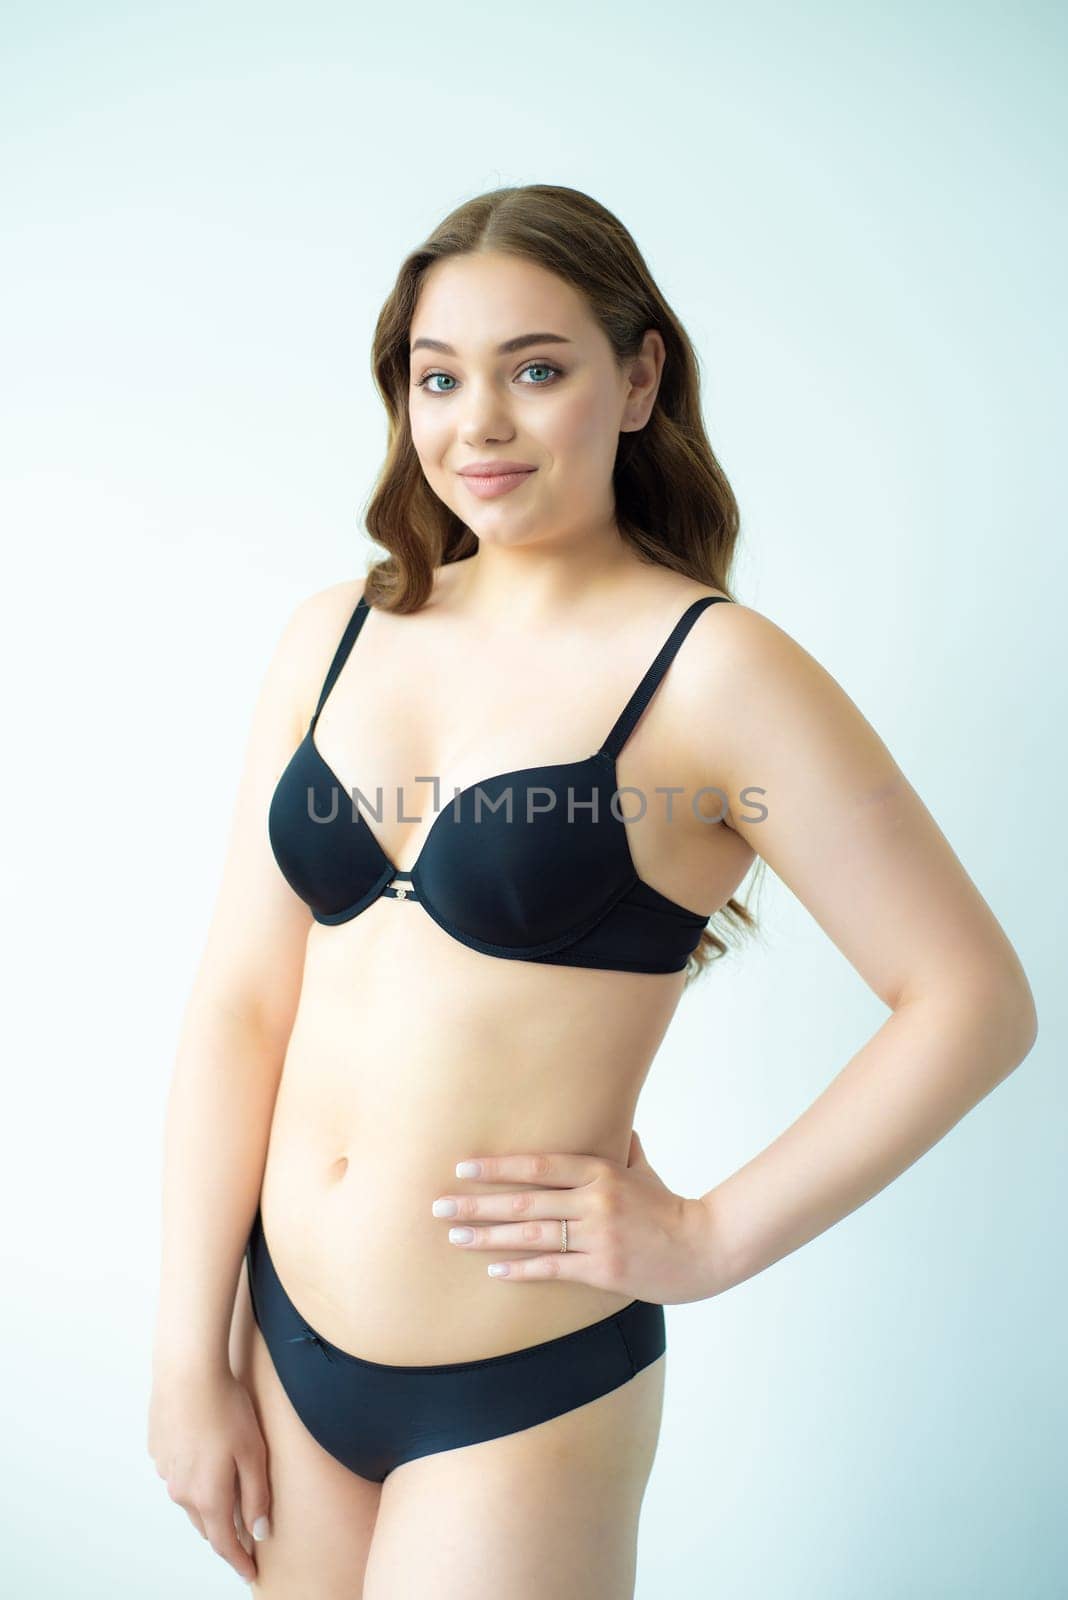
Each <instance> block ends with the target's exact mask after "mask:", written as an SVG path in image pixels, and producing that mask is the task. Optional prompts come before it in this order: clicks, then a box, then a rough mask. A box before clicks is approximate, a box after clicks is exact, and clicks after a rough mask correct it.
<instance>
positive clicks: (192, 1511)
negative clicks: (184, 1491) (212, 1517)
mask: <svg viewBox="0 0 1068 1600" xmlns="http://www.w3.org/2000/svg"><path fill="white" fill-rule="evenodd" d="M183 1509H184V1510H185V1514H186V1516H187V1517H188V1518H189V1520H190V1522H191V1523H192V1524H193V1526H194V1528H195V1529H196V1530H197V1532H198V1533H199V1535H200V1537H201V1538H202V1539H206V1538H207V1537H208V1530H207V1528H205V1526H204V1518H203V1517H202V1516H201V1515H200V1512H199V1511H198V1510H197V1509H196V1507H195V1506H185V1507H184V1508H183Z"/></svg>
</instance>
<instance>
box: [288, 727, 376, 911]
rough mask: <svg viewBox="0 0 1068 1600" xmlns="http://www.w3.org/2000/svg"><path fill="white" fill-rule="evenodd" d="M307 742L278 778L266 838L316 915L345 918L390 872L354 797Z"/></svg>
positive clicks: (373, 894)
mask: <svg viewBox="0 0 1068 1600" xmlns="http://www.w3.org/2000/svg"><path fill="white" fill-rule="evenodd" d="M309 745H310V740H309V739H307V738H305V739H304V740H303V741H302V742H301V743H300V744H299V745H298V746H297V749H296V750H295V752H294V754H293V757H292V759H291V760H290V762H289V765H288V766H287V767H286V769H285V771H284V772H283V774H282V776H281V778H280V779H279V781H278V786H277V788H276V789H275V792H274V795H273V796H272V799H271V805H270V810H269V811H268V814H267V832H268V837H269V839H270V843H271V849H272V850H273V851H274V855H275V859H276V861H277V862H278V865H279V867H280V868H281V870H282V873H283V875H284V877H285V879H286V882H287V883H288V884H289V886H290V888H291V889H293V890H294V891H295V893H297V894H298V895H299V896H300V898H301V899H302V900H303V901H304V902H305V904H306V905H307V906H308V907H309V909H310V910H311V911H312V912H313V913H314V915H315V916H316V917H318V918H320V920H322V919H324V918H329V917H337V918H339V917H340V915H341V914H342V913H343V914H344V915H345V916H346V917H347V916H349V915H355V914H356V911H357V910H362V909H363V903H364V902H367V901H369V900H371V899H373V898H374V897H375V895H376V894H377V893H378V890H379V889H380V887H381V886H382V883H383V882H384V881H385V879H386V878H388V877H391V876H392V873H391V872H389V870H388V863H386V862H384V861H383V859H382V857H381V854H380V852H379V850H378V848H377V846H376V844H375V841H374V839H373V837H372V836H371V834H370V831H369V829H368V828H367V826H366V824H365V823H364V821H363V819H362V818H361V817H360V815H359V813H358V812H357V811H356V809H355V807H354V806H353V804H352V797H351V796H350V795H349V794H348V793H347V792H346V791H345V789H344V788H343V787H342V785H341V784H340V783H337V782H335V781H334V779H333V778H332V777H331V776H330V774H329V773H328V772H327V771H326V769H325V768H324V767H323V766H322V764H321V763H320V762H318V761H317V760H316V759H315V754H314V752H313V751H312V750H310V748H309ZM309 790H311V791H312V796H311V800H310V801H309V797H308V791H309ZM317 819H322V820H317Z"/></svg>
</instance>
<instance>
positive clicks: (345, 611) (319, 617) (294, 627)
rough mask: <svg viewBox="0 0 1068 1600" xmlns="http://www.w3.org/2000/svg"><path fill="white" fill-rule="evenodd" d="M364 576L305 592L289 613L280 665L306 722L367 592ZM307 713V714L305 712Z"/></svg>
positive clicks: (282, 639) (282, 643)
mask: <svg viewBox="0 0 1068 1600" xmlns="http://www.w3.org/2000/svg"><path fill="white" fill-rule="evenodd" d="M365 582H366V580H365V579H364V578H345V579H343V580H342V581H341V582H339V583H331V584H328V585H327V587H326V588H325V589H317V590H316V591H315V592H314V593H313V594H309V595H305V596H304V598H303V599H302V600H299V601H298V602H297V604H296V605H295V606H294V608H293V610H292V612H291V613H290V615H289V617H288V619H287V621H286V624H285V627H284V629H283V631H282V636H281V639H280V640H279V644H278V650H277V661H278V668H279V671H280V673H281V674H282V676H283V677H284V678H285V679H286V680H287V681H288V683H289V686H290V691H291V693H292V696H293V698H294V700H295V702H296V704H297V705H298V706H299V707H300V709H301V717H300V720H301V723H302V725H304V724H306V723H307V721H308V720H309V719H310V717H311V712H312V708H313V706H314V704H315V701H316V699H317V697H318V694H319V689H320V686H321V684H322V681H323V679H324V678H325V676H326V674H327V671H328V670H329V667H330V662H331V661H332V660H333V658H334V652H335V650H336V649H337V647H338V643H339V642H340V639H341V635H342V634H343V633H344V631H345V626H346V624H347V622H348V620H349V618H350V617H351V616H352V613H353V611H354V610H355V609H356V602H357V601H358V600H359V598H360V596H361V595H362V594H363V591H364V584H365ZM305 713H306V714H305Z"/></svg>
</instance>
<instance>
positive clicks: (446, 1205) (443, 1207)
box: [432, 1200, 459, 1217]
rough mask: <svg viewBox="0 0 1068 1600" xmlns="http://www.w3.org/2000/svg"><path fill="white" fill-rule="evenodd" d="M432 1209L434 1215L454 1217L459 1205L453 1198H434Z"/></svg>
mask: <svg viewBox="0 0 1068 1600" xmlns="http://www.w3.org/2000/svg"><path fill="white" fill-rule="evenodd" d="M432 1209H433V1212H434V1215H435V1216H436V1217H454V1216H455V1215H456V1213H457V1211H458V1210H459V1207H458V1206H457V1204H456V1201H455V1200H435V1201H434V1205H433V1208H432Z"/></svg>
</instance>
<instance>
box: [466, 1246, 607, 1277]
mask: <svg viewBox="0 0 1068 1600" xmlns="http://www.w3.org/2000/svg"><path fill="white" fill-rule="evenodd" d="M592 1259H593V1258H592V1257H591V1256H588V1255H583V1253H582V1252H581V1251H580V1250H576V1251H575V1253H574V1255H572V1253H571V1251H570V1250H568V1251H566V1252H564V1251H562V1250H558V1251H557V1252H556V1254H555V1255H551V1256H530V1257H529V1258H528V1259H527V1260H525V1261H491V1262H490V1263H489V1265H488V1266H487V1268H486V1271H487V1273H488V1274H489V1276H490V1277H491V1278H502V1279H503V1280H504V1282H505V1283H514V1282H520V1283H522V1282H523V1281H524V1280H525V1279H527V1278H570V1279H572V1280H573V1281H575V1282H579V1283H591V1282H592V1281H593V1280H592V1279H591V1277H590V1263H591V1261H592Z"/></svg>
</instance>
